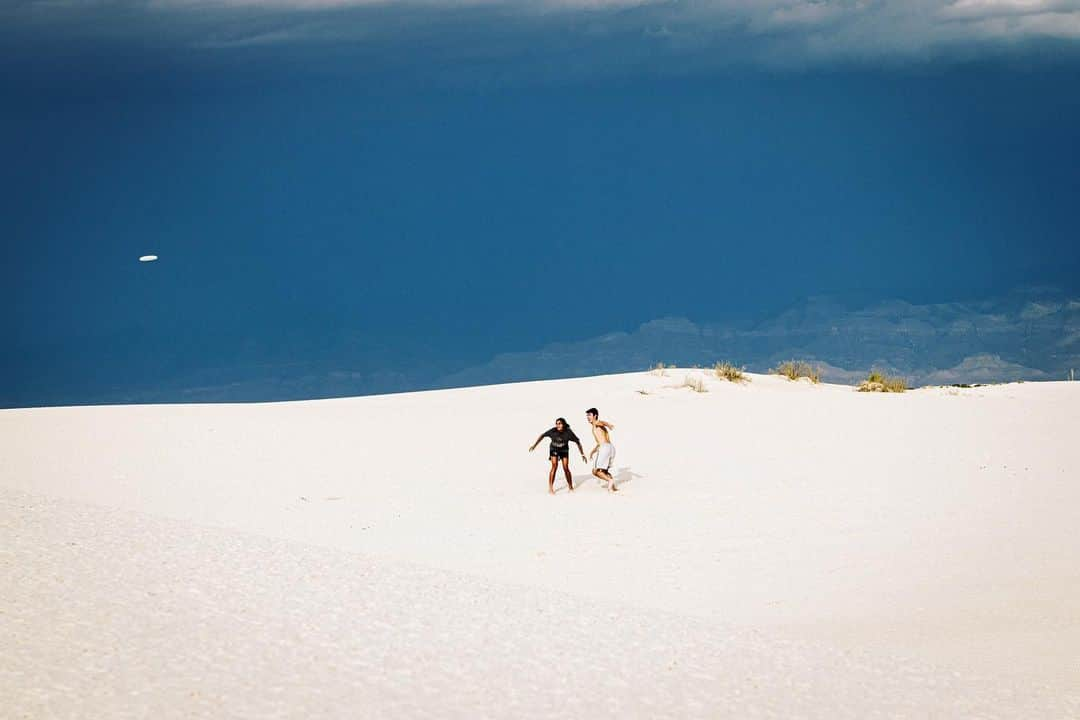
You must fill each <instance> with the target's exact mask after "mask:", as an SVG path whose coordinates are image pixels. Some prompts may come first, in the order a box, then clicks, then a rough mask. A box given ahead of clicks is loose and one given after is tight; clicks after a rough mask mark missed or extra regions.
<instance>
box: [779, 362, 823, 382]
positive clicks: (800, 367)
mask: <svg viewBox="0 0 1080 720" xmlns="http://www.w3.org/2000/svg"><path fill="white" fill-rule="evenodd" d="M772 373H773V375H783V376H784V377H786V378H787V379H788V380H798V379H799V378H807V379H808V380H810V382H812V383H819V382H821V371H820V370H819V369H818V368H816V367H814V366H813V365H811V364H810V363H808V362H806V361H804V360H788V361H787V362H782V363H780V364H779V365H777V366H776V367H775V368H774V369H773V371H772Z"/></svg>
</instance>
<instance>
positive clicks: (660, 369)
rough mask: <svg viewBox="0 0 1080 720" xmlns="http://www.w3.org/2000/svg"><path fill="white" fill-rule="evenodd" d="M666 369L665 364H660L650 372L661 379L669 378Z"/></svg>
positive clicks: (654, 366)
mask: <svg viewBox="0 0 1080 720" xmlns="http://www.w3.org/2000/svg"><path fill="white" fill-rule="evenodd" d="M665 367H666V366H665V365H664V363H662V362H658V363H656V364H655V365H653V366H652V367H651V368H650V369H649V372H651V373H652V374H653V375H658V376H659V377H667V371H666V370H665Z"/></svg>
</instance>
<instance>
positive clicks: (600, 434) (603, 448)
mask: <svg viewBox="0 0 1080 720" xmlns="http://www.w3.org/2000/svg"><path fill="white" fill-rule="evenodd" d="M585 419H586V420H588V421H589V424H590V425H592V434H593V439H595V440H596V447H594V448H593V449H592V452H591V453H589V457H592V456H593V455H595V456H596V463H595V464H594V465H593V471H592V474H593V475H595V476H596V477H598V478H600V480H602V481H603V482H606V483H607V487H608V490H610V491H611V492H615V491H616V490H615V478H613V477H612V476H611V466H612V464H613V463H614V462H615V446H614V445H612V444H611V436H610V435H608V430H614V429H615V424H614V423H609V422H607V421H605V420H601V419H600V411H599V410H597V409H596V408H589V409H588V410H586V411H585Z"/></svg>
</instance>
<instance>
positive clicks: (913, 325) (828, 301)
mask: <svg viewBox="0 0 1080 720" xmlns="http://www.w3.org/2000/svg"><path fill="white" fill-rule="evenodd" d="M276 342H277V345H280V346H281V347H276V346H275V347H274V348H269V349H268V348H266V347H263V346H262V345H259V344H250V343H248V344H245V345H244V351H243V354H242V355H238V356H237V357H235V358H234V359H233V360H231V361H228V362H227V363H225V366H223V367H210V368H204V369H201V370H198V371H194V372H193V371H190V370H187V371H183V372H180V371H178V370H177V368H180V367H198V365H197V359H198V347H199V344H198V343H197V342H195V341H193V340H190V339H188V340H184V339H182V338H181V339H176V338H174V339H173V341H172V342H171V343H169V344H168V345H167V346H161V345H160V343H159V345H158V346H155V345H147V346H146V347H145V348H144V349H143V350H142V351H141V352H142V353H144V355H142V356H140V357H144V358H145V363H146V371H145V372H143V373H142V374H141V375H140V376H138V377H121V378H119V379H118V380H117V379H115V378H114V379H113V382H112V385H111V386H108V387H109V389H108V390H104V391H103V390H101V389H100V388H99V389H98V390H90V389H88V388H87V387H86V386H84V383H85V382H87V378H91V377H93V373H94V372H95V370H94V368H96V367H108V366H109V364H110V356H109V354H108V353H109V352H116V351H114V350H112V349H111V348H112V347H113V346H114V345H122V344H123V343H113V342H104V343H103V348H96V347H93V346H89V347H86V348H80V349H79V350H78V352H77V353H76V352H68V353H57V352H52V353H49V354H47V355H45V356H43V357H42V358H41V362H40V366H33V367H39V368H40V369H36V370H32V371H31V372H32V373H33V375H32V376H30V377H29V378H26V380H25V382H19V383H14V384H12V385H11V386H10V387H0V406H3V407H12V406H25V405H46V404H48V405H59V404H87V403H144V402H248V401H268V400H298V399H305V398H319V397H341V396H350V395H371V394H381V393H393V392H406V391H411V390H427V389H434V388H446V387H461V386H468V385H487V384H495V383H504V382H515V381H522V380H540V379H548V378H559V377H576V376H584V375H596V374H604V373H617V372H629V371H636V370H644V369H646V368H648V367H650V366H653V365H655V364H656V363H658V362H664V363H667V364H678V365H681V366H692V365H701V366H704V367H710V366H712V365H713V363H715V362H717V361H720V360H726V361H730V362H733V363H735V364H736V365H740V366H743V367H744V368H746V369H747V370H749V371H752V372H766V371H768V370H769V369H770V368H772V367H775V366H776V364H777V363H779V362H781V361H783V360H788V359H800V360H808V361H810V362H812V363H814V364H816V365H817V366H819V367H820V369H821V371H822V376H823V378H824V379H825V380H828V381H830V382H839V383H851V384H854V383H856V382H858V381H859V380H861V379H862V378H864V377H865V376H866V373H867V372H868V371H869V370H870V369H872V368H876V369H880V370H884V371H887V372H890V373H893V374H898V375H901V376H903V377H905V378H906V379H907V380H908V381H909V383H910V384H912V385H924V384H952V383H976V382H998V381H1011V380H1061V379H1065V378H1067V377H1068V375H1069V372H1070V370H1071V369H1074V368H1075V369H1076V370H1077V371H1080V298H1076V297H1070V296H1068V295H1067V294H1066V293H1064V292H1062V291H1060V290H1058V289H1055V288H1049V287H1028V288H1022V289H1018V290H1015V291H1013V292H1011V293H1009V294H1008V295H1006V296H1005V297H1000V298H996V299H990V300H983V301H978V302H953V303H940V304H924V305H916V304H912V303H909V302H904V301H902V300H889V301H884V302H876V303H873V304H869V305H865V306H862V307H852V306H850V305H845V304H844V303H842V302H840V301H838V300H836V299H832V298H829V297H812V298H809V299H807V300H805V301H803V302H801V303H798V304H797V305H795V306H794V307H791V308H789V309H788V310H786V311H784V312H782V313H780V314H778V315H775V316H773V317H768V318H765V319H762V320H758V321H755V322H746V323H742V324H738V323H710V322H692V321H690V320H688V319H686V318H682V317H665V318H660V319H657V320H652V321H650V322H647V323H645V324H643V325H641V326H640V327H638V328H637V329H636V330H634V331H632V332H612V333H608V334H606V335H601V336H598V337H594V338H590V339H587V340H582V341H576V342H558V343H552V344H550V345H546V346H544V347H542V348H539V349H535V350H528V351H523V352H511V353H503V354H500V355H496V356H495V357H493V358H491V359H490V360H489V361H487V362H484V363H482V364H480V365H475V366H471V367H464V368H462V367H461V366H460V365H459V366H458V367H453V366H449V367H448V366H447V365H446V364H440V361H439V360H437V358H438V357H440V354H439V353H438V352H437V351H436V350H435V349H433V348H431V347H428V345H427V344H425V343H424V342H421V341H415V340H414V341H411V342H412V346H411V347H404V346H397V345H393V344H391V345H386V344H385V343H384V344H383V345H377V344H372V343H371V342H369V341H367V340H365V339H364V338H360V337H353V336H350V335H340V336H336V335H335V336H333V337H329V336H328V337H322V336H317V337H307V336H302V337H287V336H282V337H281V338H278V339H277V340H276ZM249 344H250V347H248V345H249ZM59 357H68V358H69V360H70V362H72V363H76V364H74V365H65V366H58V367H48V366H47V365H46V361H48V360H49V359H50V358H59ZM402 357H405V358H407V359H406V360H405V361H402V360H401V359H400V358H402ZM71 358H74V359H71ZM442 362H443V363H448V362H452V361H446V360H444V361H442ZM9 379H10V378H9Z"/></svg>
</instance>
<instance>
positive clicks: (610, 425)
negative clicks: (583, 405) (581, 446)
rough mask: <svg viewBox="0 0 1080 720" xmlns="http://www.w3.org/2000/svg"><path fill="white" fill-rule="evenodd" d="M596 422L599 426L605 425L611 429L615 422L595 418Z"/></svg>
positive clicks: (613, 427)
mask: <svg viewBox="0 0 1080 720" xmlns="http://www.w3.org/2000/svg"><path fill="white" fill-rule="evenodd" d="M596 424H597V425H599V426H600V427H606V428H608V429H611V430H614V429H615V423H611V422H608V421H607V420H597V421H596Z"/></svg>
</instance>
